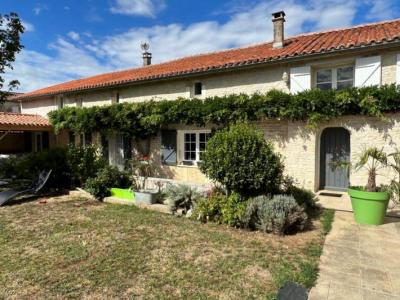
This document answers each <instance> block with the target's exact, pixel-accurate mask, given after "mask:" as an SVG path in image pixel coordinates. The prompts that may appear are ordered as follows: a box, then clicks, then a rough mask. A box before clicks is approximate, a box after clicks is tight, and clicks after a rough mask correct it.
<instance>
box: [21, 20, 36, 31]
mask: <svg viewBox="0 0 400 300" xmlns="http://www.w3.org/2000/svg"><path fill="white" fill-rule="evenodd" d="M22 25H23V26H24V28H25V32H32V31H35V26H34V25H33V24H32V23H30V22H28V21H25V20H22Z"/></svg>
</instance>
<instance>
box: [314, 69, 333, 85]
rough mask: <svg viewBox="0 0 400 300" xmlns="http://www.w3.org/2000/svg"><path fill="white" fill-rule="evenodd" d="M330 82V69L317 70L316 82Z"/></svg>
mask: <svg viewBox="0 0 400 300" xmlns="http://www.w3.org/2000/svg"><path fill="white" fill-rule="evenodd" d="M322 82H324V83H325V82H332V70H319V71H317V83H322Z"/></svg>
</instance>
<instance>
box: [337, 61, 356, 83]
mask: <svg viewBox="0 0 400 300" xmlns="http://www.w3.org/2000/svg"><path fill="white" fill-rule="evenodd" d="M337 80H338V81H341V80H353V67H351V66H350V67H343V68H338V69H337ZM338 86H339V84H338Z"/></svg>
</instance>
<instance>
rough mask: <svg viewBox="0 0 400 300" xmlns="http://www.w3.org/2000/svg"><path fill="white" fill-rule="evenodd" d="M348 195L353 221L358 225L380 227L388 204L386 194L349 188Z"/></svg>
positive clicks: (387, 195) (387, 194)
mask: <svg viewBox="0 0 400 300" xmlns="http://www.w3.org/2000/svg"><path fill="white" fill-rule="evenodd" d="M348 193H349V195H350V198H351V206H352V207H353V211H354V219H355V220H356V222H357V223H359V224H368V225H381V224H383V221H384V219H385V215H386V209H387V206H388V203H389V193H387V192H365V191H361V190H358V189H354V188H350V189H348Z"/></svg>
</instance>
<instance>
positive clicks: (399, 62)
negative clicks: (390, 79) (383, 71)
mask: <svg viewBox="0 0 400 300" xmlns="http://www.w3.org/2000/svg"><path fill="white" fill-rule="evenodd" d="M396 84H397V85H399V84H400V54H397V67H396Z"/></svg>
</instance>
